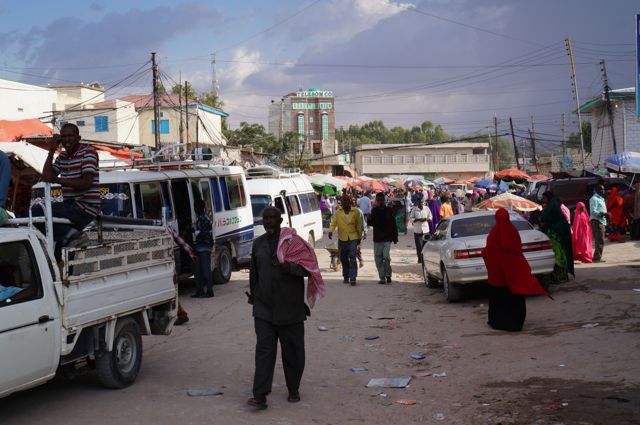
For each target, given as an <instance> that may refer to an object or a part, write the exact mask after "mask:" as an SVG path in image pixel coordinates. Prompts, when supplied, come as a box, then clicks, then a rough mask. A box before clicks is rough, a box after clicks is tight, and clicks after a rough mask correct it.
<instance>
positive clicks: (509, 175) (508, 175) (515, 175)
mask: <svg viewBox="0 0 640 425" xmlns="http://www.w3.org/2000/svg"><path fill="white" fill-rule="evenodd" d="M530 178H531V177H529V175H528V174H527V173H525V172H524V171H522V170H518V169H517V168H507V169H506V170H500V171H497V172H496V179H498V180H504V179H524V180H529V179H530Z"/></svg>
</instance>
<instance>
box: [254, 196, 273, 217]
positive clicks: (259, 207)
mask: <svg viewBox="0 0 640 425" xmlns="http://www.w3.org/2000/svg"><path fill="white" fill-rule="evenodd" d="M269 205H271V196H269V195H251V209H252V210H253V224H262V211H264V209H265V208H266V207H268V206H269Z"/></svg>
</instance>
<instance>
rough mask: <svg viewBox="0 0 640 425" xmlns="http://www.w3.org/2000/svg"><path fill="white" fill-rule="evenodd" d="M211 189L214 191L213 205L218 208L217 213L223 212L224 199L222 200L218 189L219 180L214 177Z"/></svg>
mask: <svg viewBox="0 0 640 425" xmlns="http://www.w3.org/2000/svg"><path fill="white" fill-rule="evenodd" d="M211 189H212V190H213V203H214V206H215V208H216V212H220V211H222V199H221V198H220V188H219V187H218V178H217V177H213V178H212V179H211Z"/></svg>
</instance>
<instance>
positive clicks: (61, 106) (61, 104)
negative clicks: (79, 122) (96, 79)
mask: <svg viewBox="0 0 640 425" xmlns="http://www.w3.org/2000/svg"><path fill="white" fill-rule="evenodd" d="M48 87H49V88H50V89H53V90H55V91H56V92H57V93H58V98H57V101H56V105H55V107H54V108H53V109H54V110H55V111H65V110H71V109H83V108H84V106H85V105H88V104H91V103H99V102H102V101H104V87H102V86H101V85H100V84H98V83H92V84H84V83H81V84H65V85H56V86H51V85H50V86H48Z"/></svg>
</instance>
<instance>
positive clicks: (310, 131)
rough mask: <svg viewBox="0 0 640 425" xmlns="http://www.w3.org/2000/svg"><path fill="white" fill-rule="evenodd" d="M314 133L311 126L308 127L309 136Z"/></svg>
mask: <svg viewBox="0 0 640 425" xmlns="http://www.w3.org/2000/svg"><path fill="white" fill-rule="evenodd" d="M314 134H315V133H314V132H313V129H312V128H310V129H309V136H313V135H314Z"/></svg>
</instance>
